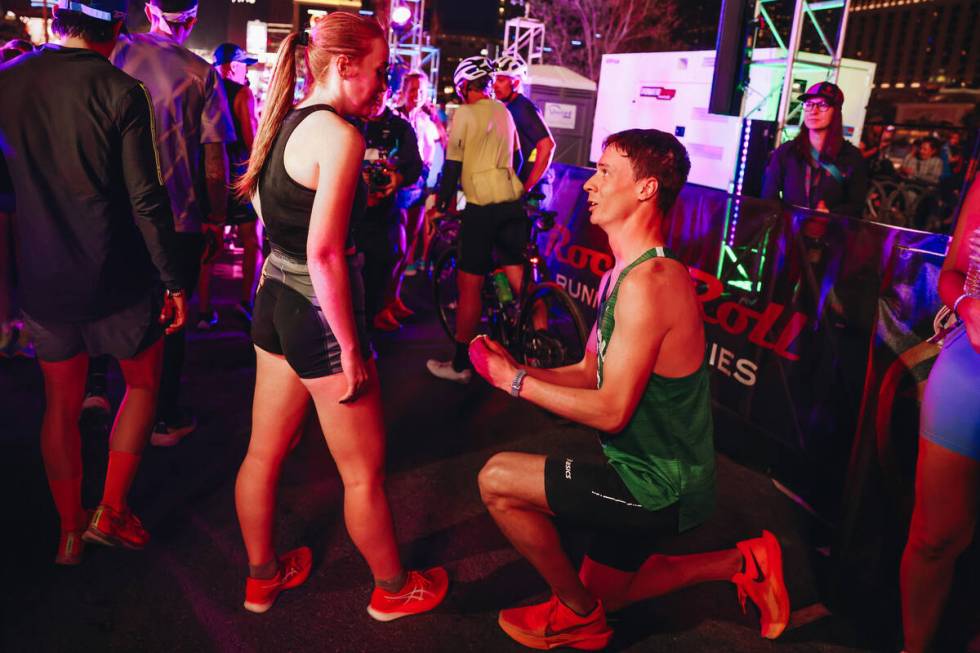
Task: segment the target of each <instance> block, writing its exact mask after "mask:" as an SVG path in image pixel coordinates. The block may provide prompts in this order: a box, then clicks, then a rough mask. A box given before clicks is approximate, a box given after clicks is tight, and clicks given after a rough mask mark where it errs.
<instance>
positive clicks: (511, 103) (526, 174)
mask: <svg viewBox="0 0 980 653" xmlns="http://www.w3.org/2000/svg"><path fill="white" fill-rule="evenodd" d="M493 64H494V69H495V70H496V74H494V80H493V93H494V96H495V97H496V98H497V99H498V100H500V101H501V102H503V103H504V104H506V105H507V110H508V111H510V115H511V117H512V118H513V119H514V126H515V127H517V139H518V140H519V141H520V143H521V157H522V158H523V159H524V162H523V164H522V165H521V169H520V170H519V171H518V177H520V179H521V181H522V182H524V192H527V191H529V190H531V189H532V188H534V187H535V186H536V185H537V184H538V182H540V181H541V179H543V178H544V175H545V173H546V172H548V168H549V167H550V166H551V160H552V158H553V157H554V155H555V139H554V138H553V137H552V135H551V130H550V129H548V125H546V124H545V122H544V118H542V117H541V112H540V111H538V107H537V106H535V104H534V103H533V102H531V101H530V100H529V99H527V98H526V97H525V96H524V95H522V94H521V92H520V90H521V86H522V85H523V84H524V83H525V82H526V81H527V72H528V71H527V64H526V63H524V61H523V60H522V59H521V58H520V57H518V56H517V55H512V54H505V55H503V56H500V57H498V58H497V59H496V60H495V61H494V62H493Z"/></svg>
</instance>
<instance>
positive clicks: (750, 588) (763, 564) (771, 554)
mask: <svg viewBox="0 0 980 653" xmlns="http://www.w3.org/2000/svg"><path fill="white" fill-rule="evenodd" d="M736 546H738V550H739V551H741V552H742V557H743V558H744V559H745V568H744V569H743V570H742V571H740V572H738V573H737V574H735V575H734V576H732V582H733V583H735V587H737V588H738V600H739V603H741V604H742V611H743V612H745V599H746V597H748V598H750V599H752V602H753V603H755V604H756V606H757V607H758V608H759V617H760V621H761V622H762V636H763V637H765V638H766V639H776V638H777V637H779V636H780V634H782V632H783V631H784V630H785V629H786V624H788V623H789V593H788V592H787V591H786V585H785V584H784V583H783V551H782V549H781V548H780V547H779V540H777V539H776V536H775V535H773V534H772V533H770V532H769V531H762V537H757V538H755V539H752V540H744V541H742V542H739V543H738V544H737V545H736Z"/></svg>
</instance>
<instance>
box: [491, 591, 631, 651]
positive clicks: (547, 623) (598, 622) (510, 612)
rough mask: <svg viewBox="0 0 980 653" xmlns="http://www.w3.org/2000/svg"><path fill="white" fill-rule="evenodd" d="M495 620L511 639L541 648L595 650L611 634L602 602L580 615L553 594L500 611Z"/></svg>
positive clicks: (605, 643) (604, 645)
mask: <svg viewBox="0 0 980 653" xmlns="http://www.w3.org/2000/svg"><path fill="white" fill-rule="evenodd" d="M497 623H499V624H500V627H501V628H502V629H503V631H504V632H505V633H507V634H508V635H510V637H511V639H513V640H515V641H517V642H519V643H520V644H523V645H524V646H528V647H530V648H536V649H541V650H548V649H553V648H558V647H559V646H565V647H568V648H576V649H579V650H582V651H598V650H601V649H604V648H606V646H607V645H608V644H609V640H610V639H611V638H612V634H613V632H612V630H611V629H610V628H609V625H608V624H607V623H606V611H605V610H604V609H603V607H602V602H597V603H596V607H595V608H594V609H593V610H592V612H590V613H589V614H587V615H585V616H584V617H582V616H579V615H577V614H576V613H575V611H574V610H572V609H571V608H569V607H568V606H567V605H565V604H564V603H562V602H561V601H559V600H558V596H557V595H556V594H552V595H551V598H550V599H549V600H547V601H545V602H544V603H538V604H537V605H529V606H527V607H524V608H509V609H507V610H501V611H500V616H499V617H498V619H497Z"/></svg>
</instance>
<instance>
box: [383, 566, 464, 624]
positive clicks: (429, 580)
mask: <svg viewBox="0 0 980 653" xmlns="http://www.w3.org/2000/svg"><path fill="white" fill-rule="evenodd" d="M448 590H449V574H447V573H446V570H445V569H443V568H442V567H433V568H432V569H428V570H426V571H410V572H408V577H407V578H406V579H405V584H404V585H402V588H401V589H400V590H398V591H397V592H389V591H387V590H384V589H381V588H380V587H375V588H374V592H372V593H371V603H370V604H369V605H368V607H367V611H368V614H369V615H371V616H372V617H374V618H375V619H377V620H378V621H394V620H395V619H401V618H402V617H408V616H410V615H413V614H420V613H422V612H428V611H429V610H431V609H433V608H434V607H436V606H437V605H439V604H440V603H442V600H443V599H444V598H446V592H447V591H448Z"/></svg>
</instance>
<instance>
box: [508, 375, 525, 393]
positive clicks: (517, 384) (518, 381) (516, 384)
mask: <svg viewBox="0 0 980 653" xmlns="http://www.w3.org/2000/svg"><path fill="white" fill-rule="evenodd" d="M525 376H527V370H523V369H521V370H517V374H515V375H514V380H513V381H511V382H510V395H511V396H512V397H520V396H521V388H522V387H524V377H525Z"/></svg>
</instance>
